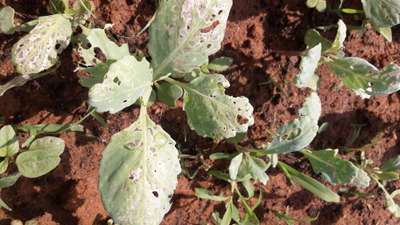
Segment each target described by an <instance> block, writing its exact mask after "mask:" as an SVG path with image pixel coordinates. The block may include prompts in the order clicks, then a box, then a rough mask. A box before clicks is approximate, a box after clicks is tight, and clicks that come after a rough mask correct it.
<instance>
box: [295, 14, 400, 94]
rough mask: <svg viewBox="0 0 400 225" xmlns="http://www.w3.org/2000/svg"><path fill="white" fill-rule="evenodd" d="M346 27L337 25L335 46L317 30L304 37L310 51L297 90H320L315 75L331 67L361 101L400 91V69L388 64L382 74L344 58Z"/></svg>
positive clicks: (301, 71) (381, 71) (371, 67)
mask: <svg viewBox="0 0 400 225" xmlns="http://www.w3.org/2000/svg"><path fill="white" fill-rule="evenodd" d="M346 31H347V28H346V25H345V24H344V23H343V21H341V20H339V22H338V32H337V35H336V38H335V40H334V41H333V42H330V41H329V40H327V39H325V38H324V37H322V36H321V35H320V34H319V32H318V31H317V30H309V31H308V32H307V34H306V37H305V42H306V44H307V46H308V49H307V50H306V52H305V55H304V56H303V59H302V61H301V65H300V74H299V75H298V76H297V78H296V84H297V86H298V87H308V88H310V89H312V90H317V88H318V79H319V78H318V76H317V75H315V72H316V70H317V68H318V66H319V65H320V64H326V65H328V66H329V68H330V69H331V71H332V72H334V73H335V74H336V75H337V77H338V78H339V79H340V80H341V81H342V82H343V84H344V85H345V86H346V87H347V88H349V89H351V90H352V91H354V92H355V93H356V94H357V95H359V96H361V97H362V98H369V97H371V96H378V95H387V94H391V93H394V92H397V91H398V90H400V67H399V66H398V65H396V64H389V65H387V66H386V67H384V68H383V69H381V70H379V69H378V68H376V67H375V66H374V65H372V64H371V63H369V62H368V61H366V60H364V59H362V58H357V57H345V56H344V52H343V48H344V41H345V39H346Z"/></svg>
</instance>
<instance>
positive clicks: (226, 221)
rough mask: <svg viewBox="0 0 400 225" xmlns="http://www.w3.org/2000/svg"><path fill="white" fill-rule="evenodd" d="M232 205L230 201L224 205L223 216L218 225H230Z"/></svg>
mask: <svg viewBox="0 0 400 225" xmlns="http://www.w3.org/2000/svg"><path fill="white" fill-rule="evenodd" d="M232 205H233V203H232V201H230V202H228V203H226V205H225V208H226V211H225V214H224V216H223V217H222V220H221V223H220V225H230V224H231V221H232Z"/></svg>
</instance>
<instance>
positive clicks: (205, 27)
mask: <svg viewBox="0 0 400 225" xmlns="http://www.w3.org/2000/svg"><path fill="white" fill-rule="evenodd" d="M231 6H232V0H176V1H168V0H162V1H160V4H159V8H158V11H157V16H156V19H155V20H154V22H153V23H152V25H151V27H150V43H149V47H148V48H149V51H150V55H151V57H152V59H153V61H152V65H153V68H154V69H155V78H158V77H161V76H163V75H166V74H169V73H173V76H175V77H177V76H181V75H179V74H183V73H189V72H191V71H192V70H193V69H195V68H198V67H200V66H201V65H204V64H207V63H208V56H209V55H212V54H214V53H216V52H217V51H218V50H219V49H220V48H221V42H222V40H223V38H224V34H225V28H226V23H227V19H228V15H229V11H230V9H231Z"/></svg>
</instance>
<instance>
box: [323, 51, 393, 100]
mask: <svg viewBox="0 0 400 225" xmlns="http://www.w3.org/2000/svg"><path fill="white" fill-rule="evenodd" d="M328 65H329V67H330V68H331V70H333V71H334V72H335V73H336V75H338V76H339V78H340V79H341V80H342V82H343V83H344V84H345V85H346V86H347V87H348V88H350V89H351V90H353V91H354V92H355V93H356V94H357V95H359V96H361V97H363V98H369V97H371V96H376V95H387V94H391V93H394V92H397V91H398V90H400V67H399V66H397V65H395V64H390V65H387V66H386V67H385V68H383V69H382V70H381V71H379V70H378V68H376V67H375V66H374V65H372V64H370V63H369V62H368V61H366V60H364V59H361V58H355V57H346V58H338V59H335V60H333V61H332V62H329V63H328Z"/></svg>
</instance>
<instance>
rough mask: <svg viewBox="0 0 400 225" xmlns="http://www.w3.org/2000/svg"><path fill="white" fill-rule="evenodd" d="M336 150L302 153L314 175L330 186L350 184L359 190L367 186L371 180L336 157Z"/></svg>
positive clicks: (349, 163)
mask: <svg viewBox="0 0 400 225" xmlns="http://www.w3.org/2000/svg"><path fill="white" fill-rule="evenodd" d="M337 152H338V151H337V150H332V149H326V150H320V151H309V150H305V151H303V154H304V155H305V156H306V157H307V159H308V160H309V161H310V162H311V166H312V168H313V170H314V172H316V173H321V174H322V176H323V177H324V178H325V179H326V180H327V181H329V182H330V183H332V184H350V185H352V186H356V187H359V188H366V187H368V186H369V182H370V180H371V178H369V176H368V174H367V173H366V172H365V171H363V170H362V169H360V168H358V167H356V166H355V165H354V164H353V163H352V162H350V161H348V160H344V159H341V158H339V157H338V156H337Z"/></svg>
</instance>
